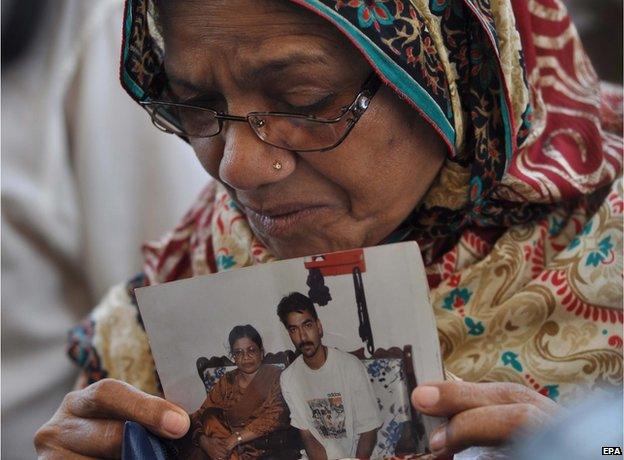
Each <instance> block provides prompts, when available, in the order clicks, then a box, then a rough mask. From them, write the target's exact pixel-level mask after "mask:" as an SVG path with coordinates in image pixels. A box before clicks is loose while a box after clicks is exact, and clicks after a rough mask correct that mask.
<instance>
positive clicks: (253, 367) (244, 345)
mask: <svg viewBox="0 0 624 460" xmlns="http://www.w3.org/2000/svg"><path fill="white" fill-rule="evenodd" d="M232 356H233V357H234V363H235V364H236V367H238V369H240V370H241V371H242V372H244V373H245V374H253V373H254V372H256V371H257V370H258V368H259V367H260V365H261V364H262V359H263V358H264V353H263V351H262V350H261V349H260V347H258V345H257V344H256V343H255V342H254V341H253V340H251V339H249V338H247V337H242V338H240V339H238V340H236V341H235V342H234V346H233V347H232Z"/></svg>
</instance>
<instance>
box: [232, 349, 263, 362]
mask: <svg viewBox="0 0 624 460" xmlns="http://www.w3.org/2000/svg"><path fill="white" fill-rule="evenodd" d="M250 348H251V347H249V348H247V349H246V350H243V349H242V348H241V349H239V350H234V351H232V352H231V353H230V357H231V358H232V361H234V362H236V361H238V359H244V358H245V356H249V357H250V358H252V359H253V358H255V357H256V356H260V355H262V351H263V350H262V348H259V347H256V348H255V349H251V350H250ZM239 353H240V358H236V355H237V354H239Z"/></svg>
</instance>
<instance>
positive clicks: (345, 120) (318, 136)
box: [141, 73, 381, 152]
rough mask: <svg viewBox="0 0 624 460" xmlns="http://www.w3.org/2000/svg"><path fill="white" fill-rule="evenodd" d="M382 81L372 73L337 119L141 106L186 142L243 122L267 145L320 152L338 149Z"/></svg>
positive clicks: (167, 105) (156, 104) (152, 104)
mask: <svg viewBox="0 0 624 460" xmlns="http://www.w3.org/2000/svg"><path fill="white" fill-rule="evenodd" d="M380 85H381V81H380V80H379V78H377V76H376V75H375V74H374V73H373V74H371V76H370V77H369V78H368V79H367V80H366V82H365V83H364V84H363V85H362V88H361V89H360V92H359V93H358V95H357V96H356V97H355V99H354V100H353V102H351V104H349V105H347V106H344V107H343V108H342V109H340V115H338V116H337V117H336V118H317V117H315V116H313V115H301V114H295V113H283V112H250V113H248V114H247V115H245V116H238V115H230V114H227V113H221V112H217V111H215V110H212V109H208V108H204V107H199V106H194V105H189V104H178V103H173V102H160V101H149V102H142V103H141V105H142V106H143V107H145V108H146V109H147V110H148V111H149V112H150V114H151V117H152V123H154V125H155V126H156V127H157V128H158V129H160V130H161V131H164V132H167V133H171V134H177V135H178V136H181V137H185V138H206V137H213V136H216V135H218V134H219V133H220V132H221V130H222V129H223V123H224V122H225V121H234V122H246V123H248V124H249V126H251V129H252V130H253V132H254V133H256V136H258V138H259V139H260V140H262V141H263V142H266V143H267V144H269V145H272V146H274V147H278V148H281V149H286V150H293V151H296V152H323V151H326V150H331V149H333V148H335V147H337V146H338V145H339V144H340V143H341V142H342V141H344V139H345V138H346V137H347V135H348V134H349V132H351V129H353V126H355V124H356V123H357V121H358V120H359V119H360V117H361V116H362V115H363V114H364V112H365V111H366V109H367V108H368V106H369V104H370V102H371V100H372V98H373V96H374V95H375V93H376V92H377V90H378V89H379V87H380Z"/></svg>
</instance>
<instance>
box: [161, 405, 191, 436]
mask: <svg viewBox="0 0 624 460" xmlns="http://www.w3.org/2000/svg"><path fill="white" fill-rule="evenodd" d="M188 423H189V422H188V417H184V416H183V415H182V414H180V413H178V412H175V411H172V410H169V411H167V412H165V415H164V416H163V419H162V426H163V428H164V429H165V431H167V432H168V433H169V434H171V435H173V436H182V435H183V434H185V433H186V431H187V430H188Z"/></svg>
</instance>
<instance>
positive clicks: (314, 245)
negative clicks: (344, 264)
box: [261, 236, 362, 259]
mask: <svg viewBox="0 0 624 460" xmlns="http://www.w3.org/2000/svg"><path fill="white" fill-rule="evenodd" d="M261 240H262V241H263V243H264V244H265V245H266V246H267V248H269V250H270V251H271V253H272V254H273V255H275V257H277V258H278V259H294V258H297V257H307V256H313V255H315V254H325V253H328V252H335V251H343V250H347V249H354V248H358V247H361V246H362V244H358V243H357V242H355V241H344V240H343V241H339V240H333V241H332V240H329V239H323V238H318V237H316V236H309V237H307V238H306V237H300V238H293V239H289V240H284V239H279V240H277V239H274V238H268V239H266V240H264V239H262V238H261Z"/></svg>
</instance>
